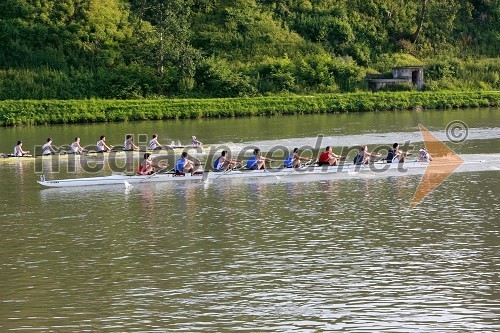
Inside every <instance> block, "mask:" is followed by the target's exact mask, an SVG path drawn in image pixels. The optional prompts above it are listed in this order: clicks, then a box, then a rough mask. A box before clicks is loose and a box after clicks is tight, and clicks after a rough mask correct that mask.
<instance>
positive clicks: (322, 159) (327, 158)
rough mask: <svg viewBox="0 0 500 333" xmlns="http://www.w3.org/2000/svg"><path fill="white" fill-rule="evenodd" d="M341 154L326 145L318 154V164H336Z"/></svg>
mask: <svg viewBox="0 0 500 333" xmlns="http://www.w3.org/2000/svg"><path fill="white" fill-rule="evenodd" d="M341 158H342V156H340V155H337V154H335V153H333V151H332V147H330V146H326V148H325V151H324V152H322V153H321V155H319V159H318V165H319V166H322V165H329V166H332V165H337V164H338V162H339V161H340V159H341Z"/></svg>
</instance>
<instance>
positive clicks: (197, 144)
mask: <svg viewBox="0 0 500 333" xmlns="http://www.w3.org/2000/svg"><path fill="white" fill-rule="evenodd" d="M191 142H192V144H193V147H200V146H201V145H202V144H203V142H201V141H198V139H196V136H195V135H193V136H191Z"/></svg>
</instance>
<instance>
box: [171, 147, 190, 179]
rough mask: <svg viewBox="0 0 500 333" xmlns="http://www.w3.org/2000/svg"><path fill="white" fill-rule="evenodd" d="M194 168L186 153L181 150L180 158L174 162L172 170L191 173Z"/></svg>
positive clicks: (179, 172) (177, 172)
mask: <svg viewBox="0 0 500 333" xmlns="http://www.w3.org/2000/svg"><path fill="white" fill-rule="evenodd" d="M193 170H194V163H193V162H192V161H190V160H189V159H188V153H187V152H185V151H183V152H182V154H181V158H179V159H178V160H177V162H176V163H175V168H174V171H175V173H176V174H185V173H192V172H193Z"/></svg>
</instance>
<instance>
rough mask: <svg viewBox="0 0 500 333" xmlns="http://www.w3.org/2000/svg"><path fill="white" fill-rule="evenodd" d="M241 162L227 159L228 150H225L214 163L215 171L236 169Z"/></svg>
mask: <svg viewBox="0 0 500 333" xmlns="http://www.w3.org/2000/svg"><path fill="white" fill-rule="evenodd" d="M238 163H240V162H239V161H237V160H235V159H230V158H228V157H227V150H223V151H222V152H221V153H220V156H219V157H218V158H217V159H216V160H215V162H214V169H215V170H216V171H227V170H230V169H232V168H234V167H235V166H236V165H237V164H238Z"/></svg>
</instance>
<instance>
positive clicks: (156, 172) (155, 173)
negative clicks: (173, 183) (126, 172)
mask: <svg viewBox="0 0 500 333" xmlns="http://www.w3.org/2000/svg"><path fill="white" fill-rule="evenodd" d="M167 168H168V164H167V165H165V166H164V167H163V168H161V169H160V170H158V171H155V172H153V173H152V174H150V175H148V176H146V177H144V178H143V179H141V180H139V181H138V182H137V183H136V184H140V183H142V182H145V181H146V180H148V179H150V178H152V177H153V176H156V175H157V174H158V173H160V172H162V171H163V170H165V169H167ZM172 170H174V169H171V170H169V171H172ZM169 171H167V172H169ZM123 182H124V184H125V187H126V188H131V187H132V184H130V183H129V182H127V181H126V180H124V181H123Z"/></svg>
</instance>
